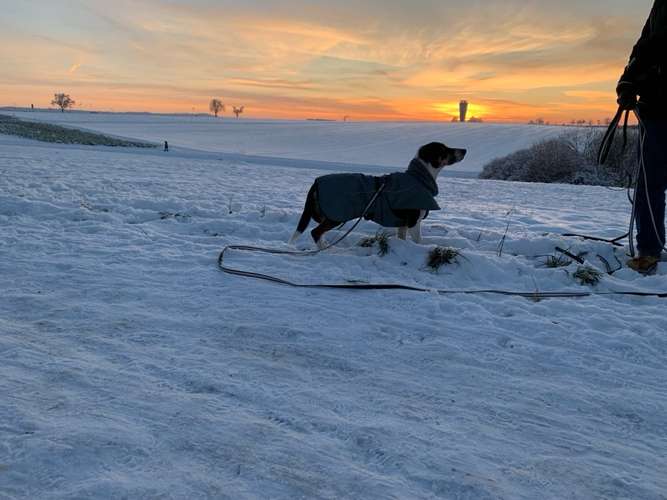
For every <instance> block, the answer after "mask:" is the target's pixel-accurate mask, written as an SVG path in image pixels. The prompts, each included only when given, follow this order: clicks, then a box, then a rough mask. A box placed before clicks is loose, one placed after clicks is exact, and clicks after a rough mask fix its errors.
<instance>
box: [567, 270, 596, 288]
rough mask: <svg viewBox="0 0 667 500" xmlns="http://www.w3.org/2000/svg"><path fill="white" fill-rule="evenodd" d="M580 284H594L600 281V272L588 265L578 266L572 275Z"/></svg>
mask: <svg viewBox="0 0 667 500" xmlns="http://www.w3.org/2000/svg"><path fill="white" fill-rule="evenodd" d="M572 276H573V277H574V279H576V280H577V281H579V283H580V284H582V285H591V286H595V285H597V284H598V283H600V280H601V279H602V273H601V272H600V271H598V270H597V269H594V268H592V267H590V266H579V267H578V268H577V270H576V271H575V273H574V274H573V275H572Z"/></svg>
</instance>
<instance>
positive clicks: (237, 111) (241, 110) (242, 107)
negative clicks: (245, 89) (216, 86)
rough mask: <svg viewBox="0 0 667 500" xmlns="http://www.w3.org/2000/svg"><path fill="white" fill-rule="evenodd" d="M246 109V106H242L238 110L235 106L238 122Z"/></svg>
mask: <svg viewBox="0 0 667 500" xmlns="http://www.w3.org/2000/svg"><path fill="white" fill-rule="evenodd" d="M244 108H245V106H240V107H238V108H237V107H236V106H234V114H235V115H236V119H237V120H238V119H239V115H240V114H241V113H243V109H244Z"/></svg>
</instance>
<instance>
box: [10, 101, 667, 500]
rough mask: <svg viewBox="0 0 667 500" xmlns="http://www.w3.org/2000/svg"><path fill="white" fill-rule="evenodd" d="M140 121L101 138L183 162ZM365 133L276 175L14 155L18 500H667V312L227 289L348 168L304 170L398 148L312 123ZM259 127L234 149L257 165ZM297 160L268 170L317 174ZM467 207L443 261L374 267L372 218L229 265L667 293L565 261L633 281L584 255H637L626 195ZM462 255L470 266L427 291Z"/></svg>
mask: <svg viewBox="0 0 667 500" xmlns="http://www.w3.org/2000/svg"><path fill="white" fill-rule="evenodd" d="M53 116H60V115H57V114H55V113H54V114H53ZM65 116H67V117H70V116H75V115H74V114H72V115H65ZM126 121H127V123H126V124H125V125H121V124H111V123H110V124H108V126H107V125H104V126H102V125H101V124H96V125H95V126H93V125H92V124H91V125H90V127H89V128H94V129H96V130H102V131H104V132H110V133H117V134H118V135H122V136H131V137H132V136H134V137H136V138H140V139H157V134H156V135H155V136H150V134H153V132H146V133H145V134H141V133H138V131H139V130H140V129H141V128H142V127H141V126H140V124H131V123H130V122H131V120H130V119H127V120H126ZM348 125H351V126H353V127H357V130H358V134H359V135H361V136H362V137H361V138H359V137H356V136H355V137H351V136H347V135H346V134H347V131H345V132H340V134H338V135H336V134H329V135H327V134H322V135H321V136H320V139H321V140H322V141H323V142H322V144H324V142H326V141H328V142H327V144H328V145H329V146H328V147H329V148H330V149H329V150H328V152H327V153H326V154H323V155H321V156H320V155H319V154H318V155H317V156H316V157H315V156H314V155H315V154H316V153H317V151H318V149H317V148H314V147H313V146H312V145H311V144H307V145H305V146H304V147H303V154H295V155H294V158H295V159H294V160H289V159H287V158H288V157H287V156H285V159H284V160H283V161H280V162H276V164H271V162H270V161H268V160H264V161H260V162H253V161H249V160H248V159H247V158H245V159H241V158H239V159H236V160H234V159H230V158H228V157H224V158H221V159H215V158H212V157H208V156H206V155H196V154H192V155H190V156H188V154H186V152H181V154H171V153H163V152H161V151H159V150H158V151H132V150H129V151H128V150H120V149H113V148H109V149H105V148H90V147H67V146H54V145H48V144H37V143H32V142H29V141H26V140H20V139H15V138H11V137H6V136H0V277H1V278H2V279H1V281H0V297H1V298H0V398H1V401H2V403H1V404H0V498H1V499H3V500H5V499H56V498H58V499H60V498H68V499H70V498H81V499H84V498H85V499H88V498H105V499H106V498H132V499H139V498H147V499H154V498H174V499H185V498H187V499H195V498H216V499H219V498H223V499H234V500H236V499H266V498H272V499H298V498H303V499H314V498H332V499H333V498H336V499H338V498H345V499H390V498H391V499H413V498H414V499H417V498H419V499H422V498H423V499H429V498H431V499H432V498H445V499H471V500H483V499H536V498H540V499H582V500H588V499H665V498H667V458H666V457H667V384H666V382H665V381H667V363H666V358H667V315H666V314H665V311H666V310H667V309H666V303H665V299H657V298H628V297H617V296H605V297H603V296H594V297H590V298H584V299H554V300H543V301H533V300H526V299H521V298H510V297H501V296H495V295H448V296H440V295H438V294H436V293H410V292H401V291H394V292H387V291H367V292H359V291H357V292H352V291H330V290H303V289H292V288H289V287H285V286H280V285H274V284H270V283H266V282H261V281H256V280H251V279H244V278H240V277H233V276H229V275H226V274H223V273H222V272H220V271H219V270H218V269H217V267H216V258H217V256H218V253H219V252H220V250H221V249H222V248H223V247H224V246H225V245H229V244H255V245H260V246H268V247H276V248H283V247H284V246H285V243H284V242H285V241H286V240H287V239H288V238H289V236H290V235H291V233H292V231H293V229H294V227H295V225H296V222H297V219H298V217H299V215H300V212H301V208H302V203H303V200H304V197H305V194H306V191H307V189H308V187H309V185H310V183H311V182H312V179H313V178H314V177H316V176H317V175H320V174H322V173H324V172H326V171H329V170H323V169H312V168H311V169H309V168H306V167H305V165H304V164H303V162H299V161H298V160H299V159H303V158H308V157H309V155H313V158H322V157H324V158H332V159H334V160H335V161H343V160H345V159H347V157H346V156H345V155H346V154H348V153H347V152H345V147H343V146H345V145H346V144H349V146H350V151H351V150H352V148H354V147H356V146H355V145H357V144H358V143H359V142H360V141H364V140H365V139H364V137H363V134H366V133H367V134H368V138H367V141H368V143H369V144H373V146H372V148H371V146H369V149H368V151H370V150H371V149H372V150H374V151H377V150H379V149H377V147H376V143H377V141H379V140H380V139H379V138H380V137H382V136H383V135H384V132H383V130H384V131H385V132H386V130H387V129H382V127H390V125H382V126H378V127H379V131H374V130H372V126H371V125H369V124H333V125H331V124H314V125H312V126H313V127H328V126H331V127H339V129H338V130H340V127H343V126H345V127H347V126H348ZM215 126H219V128H220V130H221V131H225V130H232V127H242V126H243V125H241V124H240V123H239V124H232V123H231V122H229V124H228V123H227V122H223V123H222V124H217V123H216V125H215ZM300 126H303V127H305V126H306V125H305V124H301V125H300ZM308 126H311V124H308ZM396 126H397V127H399V126H398V125H396ZM124 127H125V128H124ZM169 127H170V130H173V131H174V133H176V130H177V127H176V126H172V124H170V125H169ZM261 127H264V125H261ZM261 127H260V126H258V129H260V128H261ZM266 127H267V131H266V134H267V135H266V136H265V137H268V136H269V135H270V134H269V132H268V128H269V127H270V128H273V129H274V130H279V129H280V126H279V125H277V124H270V125H266ZM287 127H288V128H289V130H290V132H289V134H292V133H294V128H293V127H294V125H287ZM405 127H408V126H407V125H406V126H405ZM445 127H449V125H447V126H445ZM451 127H454V126H453V125H451ZM487 127H488V129H485V128H484V127H483V126H480V130H481V131H482V132H483V131H484V130H489V131H490V130H495V126H487ZM146 130H148V128H147V129H146ZM233 130H234V132H233V134H235V135H234V137H236V138H237V139H233V140H237V141H238V143H237V149H235V150H234V151H242V150H243V148H245V146H241V145H242V144H250V143H251V144H252V145H253V146H254V145H255V142H254V141H251V140H250V138H248V137H245V138H244V137H243V134H242V132H241V129H240V128H237V129H233ZM405 130H407V128H406V129H405ZM446 130H447V133H446V134H445V138H444V139H445V140H446V142H450V143H451V144H452V145H456V146H460V145H463V146H465V145H468V144H459V141H458V140H457V136H456V135H455V133H454V132H451V130H459V129H454V128H452V129H451V130H450V129H447V128H446ZM517 130H518V129H517ZM530 130H538V128H531V129H530ZM540 130H541V129H540ZM472 133H477V132H476V131H474V130H471V134H472ZM514 133H516V130H515V132H514ZM230 134H231V132H230ZM494 134H495V132H494V133H493V134H492V133H490V132H486V133H485V134H484V135H494ZM330 135H331V137H330ZM387 135H388V134H387ZM436 135H437V137H440V135H439V134H436V133H435V131H434V132H433V138H436ZM224 136H225V135H224V134H221V137H223V139H221V142H220V143H219V144H220V148H221V149H220V150H221V151H223V150H226V145H225V143H224V140H225V139H224ZM449 137H452V140H451V141H450V140H449ZM200 139H201V138H200V137H193V138H191V142H187V138H186V137H185V135H183V136H179V139H178V140H177V139H174V142H179V141H180V142H182V144H183V145H184V146H187V147H194V146H202V148H203V149H206V148H205V147H203V146H204V145H202V144H198V143H197V141H199V140H200ZM201 140H204V139H201ZM205 140H206V141H212V139H211V138H210V137H208V138H205ZM466 140H469V137H468V138H467V139H466V138H465V137H461V141H460V142H462V143H464V142H465V141H466ZM517 140H518V141H526V140H527V139H526V138H517ZM230 141H232V139H230ZM346 141H348V142H346ZM210 144H213V142H211V143H210ZM228 144H231V142H230V143H228ZM279 144H280V141H279V140H277V139H276V140H275V141H274V142H273V143H269V145H268V146H266V148H267V149H265V150H264V149H248V151H247V152H249V153H252V154H257V155H260V154H261V155H279V154H282V153H284V155H288V154H290V155H291V154H294V153H295V152H296V153H299V144H298V143H297V142H296V139H294V140H293V142H291V143H289V144H288V145H287V146H285V150H284V151H281V150H280V146H279ZM223 145H224V147H223ZM336 145H343V146H341V147H342V149H343V150H342V151H337V150H336V147H335V146H336ZM394 146H395V144H394V143H393V142H392V143H391V144H390V145H389V146H387V147H390V148H393V147H394ZM258 147H259V146H258ZM318 147H319V146H318ZM470 147H473V144H472V143H471V144H470ZM488 147H491V146H488ZM374 148H375V149H374ZM411 148H412V146H411ZM380 149H382V148H380ZM406 149H407V148H406ZM176 153H178V151H177V152H176ZM403 153H404V152H401V154H402V155H403ZM471 155H473V156H474V155H477V156H475V157H477V158H480V157H483V156H486V157H491V156H494V151H493V150H484V151H475V150H473V151H471ZM407 160H409V158H401V159H400V161H399V160H398V159H397V160H396V161H397V162H398V163H396V165H398V164H400V165H401V166H405V165H406V164H407ZM364 161H367V160H366V159H365V160H364ZM466 161H467V160H466ZM290 162H291V163H292V166H290ZM383 162H385V163H386V164H387V165H394V163H391V162H388V161H387V162H386V161H385V159H384V158H381V157H378V158H377V161H375V160H374V161H373V162H369V163H372V164H383ZM463 166H464V167H465V163H464V165H463ZM465 168H468V167H465ZM360 170H362V171H363V170H364V169H363V168H360ZM373 171H374V172H375V169H373ZM440 188H441V194H440V196H439V198H438V200H439V203H440V205H441V206H442V208H443V210H442V211H440V212H437V213H432V214H431V216H430V217H429V219H427V221H426V228H425V237H426V242H425V244H424V245H416V244H414V243H412V242H400V241H396V240H395V239H391V240H390V247H391V249H390V253H389V254H388V255H387V256H385V257H380V256H378V255H377V254H376V251H375V249H373V248H361V247H359V246H357V245H356V243H357V242H358V241H359V239H360V238H361V237H362V236H364V235H368V234H373V233H374V232H375V230H376V226H374V225H372V224H370V223H364V224H362V225H361V226H360V228H359V229H357V231H355V232H354V233H353V234H352V235H351V236H350V237H349V238H348V239H347V240H345V241H343V242H342V243H341V244H340V245H339V246H338V247H336V248H334V249H332V250H330V251H328V252H326V253H323V254H319V255H318V256H315V257H293V258H288V257H281V256H271V255H255V254H246V253H239V252H236V253H232V254H230V255H229V259H230V260H229V262H228V264H229V265H233V266H234V267H239V268H243V269H247V270H253V271H260V272H265V273H269V274H274V275H276V276H280V277H284V278H288V279H291V280H294V281H298V282H302V283H316V282H329V283H345V282H350V281H362V282H376V283H377V282H396V283H404V284H408V285H418V286H422V287H429V288H430V287H433V288H443V289H478V288H502V289H512V290H521V291H535V290H540V291H553V290H559V291H560V290H569V291H582V290H592V291H608V290H643V291H649V290H653V291H667V264H665V263H661V264H660V267H659V269H658V273H657V274H656V275H655V276H651V277H641V276H639V275H637V274H635V273H633V272H631V271H630V270H628V269H622V270H620V271H618V272H617V273H615V274H614V275H613V276H605V277H603V279H602V281H601V282H600V284H598V285H597V286H596V287H589V286H582V285H580V284H578V283H577V282H576V281H575V280H574V279H573V278H572V273H573V272H574V271H575V270H576V265H571V266H569V267H567V268H562V269H548V268H546V267H545V266H544V265H543V262H544V260H545V258H546V256H547V255H552V254H554V248H555V247H556V246H561V247H563V248H569V249H570V250H571V251H572V252H574V253H578V252H580V251H588V252H589V253H588V257H587V258H588V259H589V261H590V264H591V265H594V266H597V267H601V261H600V260H599V259H598V258H597V257H596V254H600V255H602V256H604V257H605V258H606V259H607V260H608V261H609V262H610V263H612V264H615V263H616V258H618V259H620V260H622V261H624V257H623V253H624V252H623V250H622V249H621V250H617V251H616V252H615V253H614V250H613V249H611V248H610V247H608V246H607V245H604V244H595V243H587V242H581V241H578V240H576V239H568V238H563V237H561V236H559V234H560V233H562V232H564V231H575V232H583V233H593V234H597V235H599V236H603V237H613V236H617V235H619V234H622V233H623V232H625V230H626V225H627V221H628V212H629V206H628V203H627V201H626V199H625V193H624V192H619V191H612V190H608V189H604V188H596V187H576V186H559V185H548V186H547V185H528V184H519V183H503V182H493V181H479V180H474V179H462V178H443V179H441V180H440ZM506 230H507V235H506V239H505V243H504V246H503V253H502V256H499V255H498V245H499V242H500V241H501V239H502V238H503V234H505V232H506ZM436 244H438V245H447V246H452V247H456V248H458V249H460V250H461V252H462V258H461V259H460V261H459V263H458V264H455V265H451V266H448V267H445V268H442V269H441V270H440V271H439V272H438V273H434V272H431V271H429V270H427V269H426V268H425V259H426V254H427V252H428V250H429V249H431V248H433V247H434V246H435V245H436ZM299 245H300V247H301V248H307V247H309V243H308V241H307V240H306V239H305V238H304V239H303V240H302V241H301V242H300V243H299Z"/></svg>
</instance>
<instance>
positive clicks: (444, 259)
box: [426, 247, 461, 271]
mask: <svg viewBox="0 0 667 500" xmlns="http://www.w3.org/2000/svg"><path fill="white" fill-rule="evenodd" d="M460 255H461V252H459V251H458V250H457V249H456V248H450V247H435V248H434V249H433V250H431V251H430V252H429V253H428V258H427V260H426V265H427V266H428V267H430V268H431V269H433V270H434V271H437V270H438V269H440V268H441V267H442V266H448V265H450V264H455V263H457V262H458V257H459V256H460Z"/></svg>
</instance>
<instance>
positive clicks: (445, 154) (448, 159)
mask: <svg viewBox="0 0 667 500" xmlns="http://www.w3.org/2000/svg"><path fill="white" fill-rule="evenodd" d="M466 153H467V151H466V150H465V149H455V148H448V147H447V146H445V145H444V144H443V143H441V142H431V143H429V144H424V145H423V146H422V147H421V148H419V151H418V152H417V157H418V158H419V159H420V160H422V161H423V162H425V163H428V164H429V165H431V166H432V167H433V168H435V169H441V168H443V167H446V166H447V165H453V164H454V163H458V162H460V161H461V160H463V158H464V157H465V155H466Z"/></svg>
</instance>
